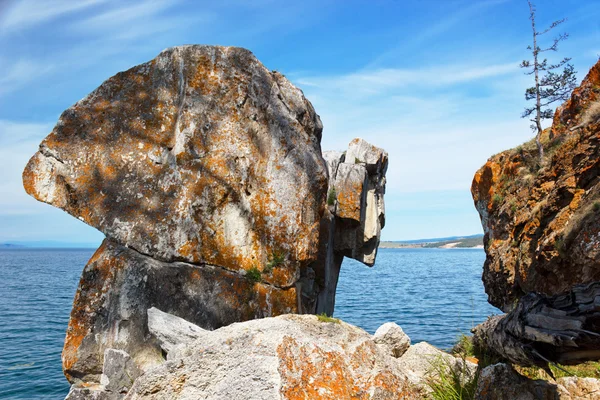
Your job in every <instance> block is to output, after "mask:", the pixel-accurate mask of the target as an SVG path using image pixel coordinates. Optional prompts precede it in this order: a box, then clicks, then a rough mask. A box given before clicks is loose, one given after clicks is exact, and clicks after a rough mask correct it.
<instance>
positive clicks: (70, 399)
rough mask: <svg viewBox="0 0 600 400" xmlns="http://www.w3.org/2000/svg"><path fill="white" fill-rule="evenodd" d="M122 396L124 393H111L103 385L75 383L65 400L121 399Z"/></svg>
mask: <svg viewBox="0 0 600 400" xmlns="http://www.w3.org/2000/svg"><path fill="white" fill-rule="evenodd" d="M122 398H123V396H122V395H120V394H114V393H109V392H107V391H105V390H104V388H103V387H101V386H93V387H78V386H76V385H73V386H71V389H70V390H69V394H67V397H65V400H120V399H122Z"/></svg>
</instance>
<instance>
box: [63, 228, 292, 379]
mask: <svg viewBox="0 0 600 400" xmlns="http://www.w3.org/2000/svg"><path fill="white" fill-rule="evenodd" d="M152 307H157V308H158V309H160V310H164V311H165V312H169V313H171V314H174V315H176V316H179V317H182V318H185V319H186V320H188V321H192V322H194V323H195V324H196V325H198V326H200V327H202V328H204V329H216V328H219V327H221V326H224V325H228V324H231V323H233V322H237V321H245V320H248V319H252V318H261V317H267V316H272V315H278V314H285V313H294V312H296V310H297V295H296V288H295V287H292V288H289V289H281V288H277V287H275V286H273V285H269V284H266V283H263V282H254V281H252V280H249V279H247V278H246V277H244V276H243V275H241V274H239V273H236V272H232V271H227V270H226V269H224V268H221V267H216V266H212V265H208V264H206V265H192V264H188V263H184V262H173V263H166V262H163V261H158V260H155V259H153V258H151V257H148V256H145V255H143V254H140V253H138V252H136V251H135V250H133V249H129V248H126V247H124V246H121V245H119V244H117V243H115V242H113V241H111V240H108V239H106V240H105V241H104V243H103V244H102V246H101V247H100V248H99V249H98V250H97V251H96V253H95V254H94V256H93V257H92V258H91V259H90V261H89V262H88V264H87V266H86V267H85V269H84V271H83V274H82V276H81V280H80V283H79V288H78V289H77V294H76V295H75V300H74V302H73V309H72V311H71V319H70V320H69V327H68V329H67V335H66V338H65V345H64V349H63V354H62V360H63V370H64V372H65V375H66V377H67V379H69V381H70V382H71V383H78V382H100V374H101V373H102V368H103V356H104V352H105V350H106V349H109V348H110V349H117V350H124V351H126V352H127V353H128V354H129V355H130V356H131V357H132V359H133V360H134V361H135V363H136V365H137V366H138V368H140V369H142V370H147V369H148V368H149V367H151V366H153V365H156V364H158V363H160V362H162V361H163V357H162V351H161V349H160V346H159V343H158V342H157V341H155V340H150V339H148V336H149V334H150V332H149V331H148V323H147V321H148V316H147V310H148V309H149V308H152Z"/></svg>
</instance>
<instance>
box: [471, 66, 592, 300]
mask: <svg viewBox="0 0 600 400" xmlns="http://www.w3.org/2000/svg"><path fill="white" fill-rule="evenodd" d="M599 101H600V63H598V64H596V65H595V66H594V67H593V68H592V69H591V71H590V72H589V74H588V75H587V76H586V78H585V79H584V81H583V83H582V84H581V86H580V87H579V88H577V89H576V90H575V91H574V92H573V94H572V97H571V99H570V100H569V101H567V102H566V103H565V104H563V105H562V106H561V107H559V108H558V109H557V110H556V113H555V116H554V121H553V124H552V127H551V128H549V129H547V130H546V131H545V132H544V136H543V138H542V140H543V143H544V146H545V150H546V153H547V155H546V159H545V160H543V161H541V162H540V160H539V158H538V156H537V153H536V148H535V144H534V143H533V142H529V143H525V144H523V145H521V146H518V147H517V148H515V149H512V150H507V151H504V152H502V153H500V154H497V155H495V156H493V157H491V158H490V159H489V160H488V162H487V163H486V164H485V165H484V166H483V167H482V168H481V169H480V170H479V171H477V173H476V175H475V178H474V179H473V185H472V187H471V192H472V194H473V199H474V201H475V207H476V208H477V211H478V212H479V215H480V217H481V222H482V225H483V229H484V232H485V237H484V244H485V251H486V254H487V258H486V261H485V265H484V272H483V281H484V284H485V288H486V292H487V293H488V296H489V301H490V303H492V304H493V305H495V306H497V307H499V308H501V309H503V310H505V311H510V310H511V309H512V308H513V307H514V305H515V304H516V301H517V300H518V299H519V298H521V297H522V296H523V295H524V294H527V293H529V292H539V293H543V294H547V295H557V294H559V293H562V292H567V291H568V290H569V289H571V288H572V287H573V286H574V285H576V284H585V283H590V282H593V281H598V280H600V179H599V176H598V175H599V173H600V120H599V117H600V103H599Z"/></svg>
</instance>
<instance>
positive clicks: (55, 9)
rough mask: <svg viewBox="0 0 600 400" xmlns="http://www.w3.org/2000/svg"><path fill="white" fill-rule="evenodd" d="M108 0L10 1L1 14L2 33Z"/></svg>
mask: <svg viewBox="0 0 600 400" xmlns="http://www.w3.org/2000/svg"><path fill="white" fill-rule="evenodd" d="M105 1H106V0H44V1H38V0H20V1H13V2H12V3H9V4H8V6H6V8H5V9H4V11H3V15H2V16H0V33H3V34H6V33H10V32H13V31H18V30H22V29H26V28H31V27H33V26H34V25H38V24H41V23H44V22H47V21H50V20H52V19H55V18H58V17H60V16H63V15H65V14H70V13H73V12H76V11H80V10H83V9H86V8H89V7H91V6H96V5H98V4H101V3H104V2H105Z"/></svg>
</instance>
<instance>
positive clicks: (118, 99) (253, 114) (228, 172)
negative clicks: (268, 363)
mask: <svg viewBox="0 0 600 400" xmlns="http://www.w3.org/2000/svg"><path fill="white" fill-rule="evenodd" d="M321 131H322V125H321V121H320V119H319V116H318V115H317V114H316V113H315V111H314V109H313V107H312V106H311V104H310V103H309V102H308V100H306V99H305V98H304V96H303V94H302V92H301V91H300V90H299V89H297V88H295V87H294V86H293V85H292V84H291V83H290V82H289V81H288V80H287V79H286V78H285V77H284V76H283V75H281V74H279V73H277V72H271V71H269V70H268V69H267V68H265V67H264V66H263V65H262V64H261V63H260V62H259V61H258V60H257V59H256V58H255V57H254V55H252V53H250V52H249V51H247V50H245V49H241V48H233V47H213V46H182V47H175V48H171V49H168V50H165V51H163V52H162V53H160V54H159V55H158V57H156V58H155V59H154V60H152V61H150V62H148V63H145V64H142V65H139V66H136V67H133V68H132V69H130V70H128V71H125V72H121V73H119V74H117V75H115V76H114V77H112V78H110V79H108V80H107V81H106V82H104V83H103V84H102V85H101V86H100V87H99V88H97V89H96V90H95V91H93V92H92V93H90V94H89V95H88V96H87V97H86V98H84V99H83V100H81V101H79V102H77V103H76V104H75V105H74V106H72V107H71V108H69V109H68V110H66V111H65V112H64V113H63V114H62V115H61V117H60V120H59V121H58V124H57V125H56V127H55V128H54V130H53V131H52V133H50V135H48V137H47V138H46V139H44V141H43V142H42V144H41V145H40V151H39V152H38V153H36V154H35V155H34V156H33V157H32V159H31V160H30V162H29V164H28V165H27V167H26V168H25V171H24V172H23V182H24V186H25V189H26V190H27V192H28V193H29V194H31V195H32V196H33V197H35V198H36V199H38V200H40V201H44V202H47V203H49V204H52V205H54V206H56V207H59V208H62V209H63V210H65V211H67V212H68V213H70V214H72V215H73V216H75V217H77V218H79V219H81V220H83V221H84V222H86V223H87V224H89V225H91V226H93V227H95V228H98V229H99V230H100V231H102V232H103V233H104V234H106V236H107V237H109V238H111V239H113V240H115V241H116V242H118V243H120V244H121V245H124V246H126V247H129V248H132V249H135V250H136V251H138V252H140V253H142V254H148V255H150V256H152V257H153V258H156V259H159V260H162V261H167V262H171V261H186V262H189V263H192V264H205V263H207V264H213V265H218V266H221V267H223V268H226V269H228V270H231V271H244V270H248V269H250V268H252V267H253V266H257V267H258V268H259V269H261V268H262V267H263V266H265V265H266V264H267V263H268V262H269V261H270V260H271V259H272V258H273V254H275V253H281V254H284V255H285V259H284V260H283V261H282V263H281V265H278V266H277V267H275V268H274V271H272V273H270V274H269V275H267V276H265V280H266V281H268V282H270V283H272V284H274V285H277V286H281V287H291V286H293V284H294V283H295V281H296V279H297V274H298V273H299V270H300V269H301V268H302V267H303V266H306V264H307V263H308V262H310V261H312V260H313V259H314V257H315V252H316V249H317V245H318V241H319V235H318V228H319V221H320V218H321V215H322V214H323V212H324V206H325V196H326V190H327V189H326V188H327V169H326V165H325V162H324V161H323V158H322V157H321V149H320V138H321Z"/></svg>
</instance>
